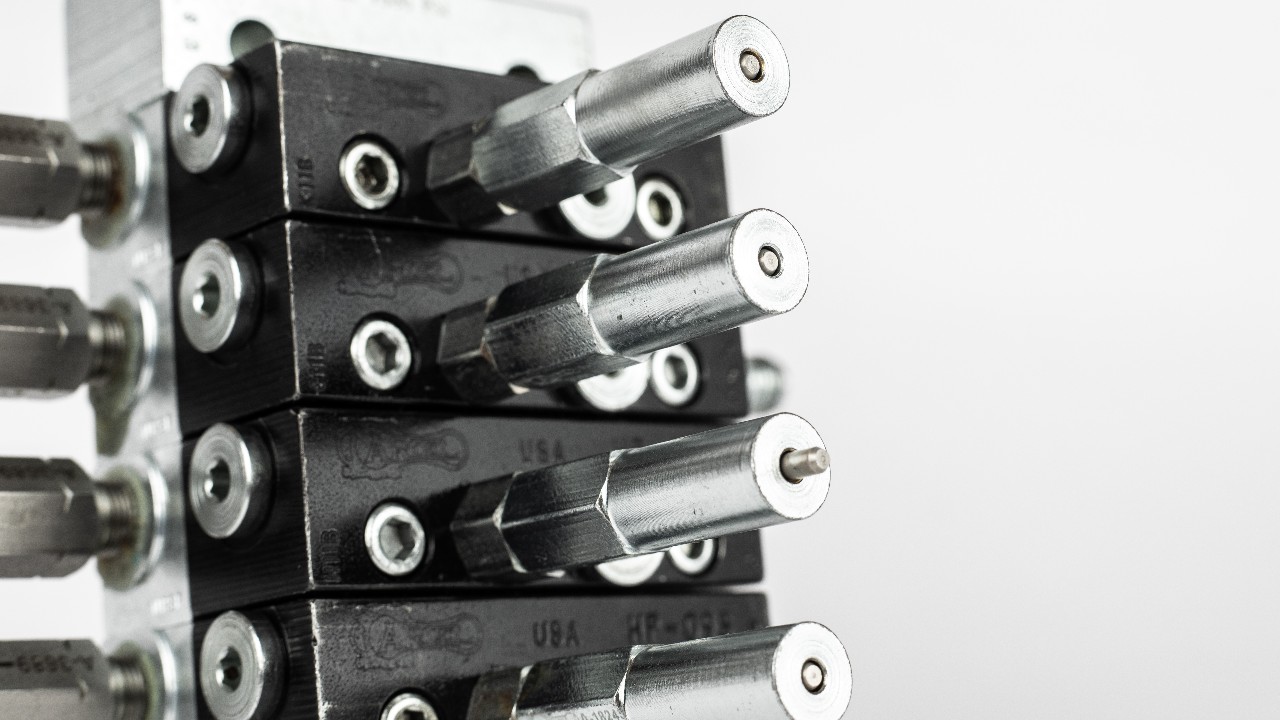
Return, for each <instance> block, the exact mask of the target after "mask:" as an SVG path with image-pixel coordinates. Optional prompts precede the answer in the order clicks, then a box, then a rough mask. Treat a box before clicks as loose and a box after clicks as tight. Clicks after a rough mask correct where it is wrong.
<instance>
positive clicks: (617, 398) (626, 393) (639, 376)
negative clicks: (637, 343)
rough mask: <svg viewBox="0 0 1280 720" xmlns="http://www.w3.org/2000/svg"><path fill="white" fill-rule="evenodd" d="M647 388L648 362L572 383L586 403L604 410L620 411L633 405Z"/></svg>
mask: <svg viewBox="0 0 1280 720" xmlns="http://www.w3.org/2000/svg"><path fill="white" fill-rule="evenodd" d="M648 388H649V364H648V363H640V364H639V365H632V366H631V367H626V368H623V369H621V370H615V371H613V372H611V373H608V374H606V375H597V376H595V377H590V378H587V379H586V380H579V381H578V382H577V383H574V389H575V390H576V391H577V393H578V396H579V397H581V398H582V399H583V400H584V401H585V402H586V403H587V404H588V405H590V406H591V407H593V408H595V409H597V410H604V411H605V412H620V411H622V410H626V409H627V408H629V407H631V406H632V405H635V404H636V403H637V402H639V400H640V398H642V397H644V391H645V390H647V389H648Z"/></svg>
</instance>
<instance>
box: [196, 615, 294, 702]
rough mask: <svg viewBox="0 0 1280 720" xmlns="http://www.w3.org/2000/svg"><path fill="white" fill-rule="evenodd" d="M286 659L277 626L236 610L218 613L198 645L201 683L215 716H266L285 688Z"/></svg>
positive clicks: (278, 700)
mask: <svg viewBox="0 0 1280 720" xmlns="http://www.w3.org/2000/svg"><path fill="white" fill-rule="evenodd" d="M286 664H287V657H286V655H285V648H284V642H283V641H282V639H281V638H280V634H279V632H278V631H277V630H276V628H275V626H274V625H272V623H271V622H270V621H269V620H267V619H266V618H264V617H260V616H257V615H252V616H251V615H246V614H243V613H239V612H236V611H231V612H226V613H223V614H222V615H220V616H218V618H217V619H216V620H214V621H213V623H212V624H211V625H210V626H209V629H208V630H207V631H206V632H205V636H204V641H203V642H202V643H201V646H200V666H199V681H200V682H199V684H200V691H201V695H202V696H203V697H204V701H205V705H206V706H207V707H208V708H209V711H210V712H211V713H212V714H213V716H214V717H215V718H217V720H267V719H268V718H271V717H273V716H274V714H275V710H276V708H277V706H278V705H279V704H280V698H281V697H282V695H283V692H284V687H283V686H284V682H285V675H286Z"/></svg>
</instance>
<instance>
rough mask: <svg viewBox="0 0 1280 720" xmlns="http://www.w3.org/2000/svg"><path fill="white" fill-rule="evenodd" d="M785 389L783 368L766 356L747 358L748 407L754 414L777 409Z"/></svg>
mask: <svg viewBox="0 0 1280 720" xmlns="http://www.w3.org/2000/svg"><path fill="white" fill-rule="evenodd" d="M785 389H786V377H785V376H784V375H783V373H782V368H780V367H778V366H777V365H775V364H774V363H773V362H772V361H770V360H765V359H764V358H750V359H749V360H747V409H748V410H749V411H750V412H751V413H752V414H755V413H766V412H772V411H773V410H776V409H777V408H778V406H779V405H781V404H782V395H783V392H784V390H785Z"/></svg>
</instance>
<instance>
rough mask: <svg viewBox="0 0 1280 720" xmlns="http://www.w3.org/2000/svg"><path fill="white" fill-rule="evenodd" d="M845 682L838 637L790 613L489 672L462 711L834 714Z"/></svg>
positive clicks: (678, 718) (530, 717) (526, 719)
mask: <svg viewBox="0 0 1280 720" xmlns="http://www.w3.org/2000/svg"><path fill="white" fill-rule="evenodd" d="M852 685H853V671H852V669H851V667H850V664H849V656H848V654H847V653H846V652H845V649H844V646H843V645H842V644H841V643H840V640H839V638H837V637H836V636H835V634H833V633H832V632H831V631H830V630H828V629H827V628H826V627H823V626H822V625H819V624H817V623H800V624H797V625H786V626H781V627H774V628H766V629H763V630H752V631H748V632H741V633H735V634H732V635H722V636H719V637H713V638H707V639H704V640H690V641H688V642H681V643H673V644H670V645H637V646H634V647H631V648H626V649H621V650H615V651H612V652H606V653H599V654H595V655H584V656H578V657H571V658H564V659H560V660H550V661H546V662H541V663H537V664H535V665H530V666H527V667H524V668H514V669H511V670H505V671H499V672H495V673H491V674H489V675H485V676H483V677H481V678H480V680H479V682H478V683H477V684H476V686H475V689H474V690H473V691H472V695H471V703H470V707H469V708H468V712H467V720H544V719H545V720H553V719H559V718H566V717H575V718H587V717H591V718H597V717H598V718H612V719H613V720H684V719H686V718H687V719H688V720H743V719H744V718H750V719H751V720H836V719H837V718H839V717H840V716H841V715H842V714H843V713H844V711H845V709H846V708H847V707H848V705H849V698H850V695H851V692H852Z"/></svg>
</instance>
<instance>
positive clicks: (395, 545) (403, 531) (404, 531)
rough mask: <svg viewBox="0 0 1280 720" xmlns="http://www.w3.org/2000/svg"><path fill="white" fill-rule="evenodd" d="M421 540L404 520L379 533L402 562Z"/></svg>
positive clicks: (390, 552)
mask: <svg viewBox="0 0 1280 720" xmlns="http://www.w3.org/2000/svg"><path fill="white" fill-rule="evenodd" d="M419 541H420V540H419V538H418V533H417V530H416V529H415V528H414V527H413V526H412V525H410V524H409V523H407V522H404V521H402V520H390V521H388V522H387V524H386V525H384V526H383V527H382V531H381V532H380V533H379V535H378V543H379V544H380V545H381V546H382V552H383V554H384V555H386V556H387V557H389V558H391V559H392V560H396V561H401V562H403V561H405V560H408V559H409V558H411V557H413V555H414V553H415V552H417V550H418V543H419ZM410 712H411V711H410Z"/></svg>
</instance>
